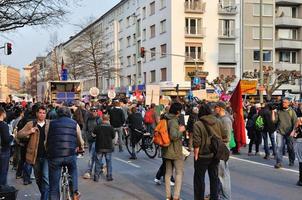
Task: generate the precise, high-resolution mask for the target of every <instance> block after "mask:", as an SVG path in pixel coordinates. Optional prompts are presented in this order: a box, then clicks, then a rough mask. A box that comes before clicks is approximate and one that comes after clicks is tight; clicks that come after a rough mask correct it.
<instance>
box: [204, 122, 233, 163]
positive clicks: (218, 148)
mask: <svg viewBox="0 0 302 200" xmlns="http://www.w3.org/2000/svg"><path fill="white" fill-rule="evenodd" d="M203 124H204V126H205V128H206V130H207V132H208V136H209V137H210V145H209V149H210V152H211V153H213V154H214V157H213V159H215V160H223V161H225V162H226V161H228V160H229V158H230V150H229V149H228V147H227V146H226V144H225V143H224V142H223V141H222V139H221V138H219V137H217V136H216V135H215V134H212V133H211V131H210V129H209V127H208V126H207V125H206V124H205V123H203Z"/></svg>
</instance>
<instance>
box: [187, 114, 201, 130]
mask: <svg viewBox="0 0 302 200" xmlns="http://www.w3.org/2000/svg"><path fill="white" fill-rule="evenodd" d="M198 120H199V119H198V114H196V113H192V114H190V116H189V119H188V123H187V130H188V131H189V133H193V127H194V123H195V122H197V121H198Z"/></svg>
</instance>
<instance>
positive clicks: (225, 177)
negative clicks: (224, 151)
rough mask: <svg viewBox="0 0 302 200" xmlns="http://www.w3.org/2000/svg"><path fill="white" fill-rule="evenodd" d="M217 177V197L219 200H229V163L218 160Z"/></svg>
mask: <svg viewBox="0 0 302 200" xmlns="http://www.w3.org/2000/svg"><path fill="white" fill-rule="evenodd" d="M218 177H219V180H220V184H219V186H220V187H219V192H218V194H219V197H220V198H219V199H220V200H231V199H232V196H231V176H230V170H229V163H228V162H224V161H220V163H219V166H218Z"/></svg>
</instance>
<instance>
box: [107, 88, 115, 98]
mask: <svg viewBox="0 0 302 200" xmlns="http://www.w3.org/2000/svg"><path fill="white" fill-rule="evenodd" d="M115 97H116V93H115V91H114V90H108V98H109V99H114V98H115Z"/></svg>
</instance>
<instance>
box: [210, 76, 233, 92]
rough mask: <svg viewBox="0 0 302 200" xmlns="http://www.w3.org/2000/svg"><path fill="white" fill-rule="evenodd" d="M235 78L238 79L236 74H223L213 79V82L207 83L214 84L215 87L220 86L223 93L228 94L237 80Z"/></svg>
mask: <svg viewBox="0 0 302 200" xmlns="http://www.w3.org/2000/svg"><path fill="white" fill-rule="evenodd" d="M235 79H236V76H235V75H232V76H229V75H228V76H225V75H223V74H221V75H220V76H219V77H217V78H216V79H214V80H213V81H211V82H209V81H207V84H209V85H210V86H212V87H213V88H214V89H217V88H218V89H219V90H221V91H222V92H223V93H225V94H227V92H228V89H229V87H230V86H231V84H232V83H233V82H234V81H235Z"/></svg>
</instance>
